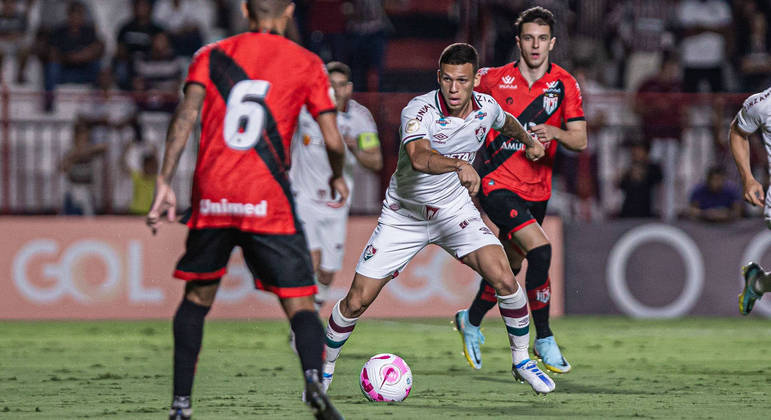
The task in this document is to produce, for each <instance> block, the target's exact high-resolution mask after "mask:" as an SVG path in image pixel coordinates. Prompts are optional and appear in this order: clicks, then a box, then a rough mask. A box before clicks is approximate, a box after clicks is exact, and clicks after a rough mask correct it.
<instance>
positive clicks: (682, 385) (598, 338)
mask: <svg viewBox="0 0 771 420" xmlns="http://www.w3.org/2000/svg"><path fill="white" fill-rule="evenodd" d="M449 321H450V316H448V318H447V319H432V320H398V321H387V320H374V319H366V318H365V319H363V320H362V321H361V322H360V323H359V325H358V326H357V327H356V331H355V333H354V334H353V336H352V337H351V339H350V340H349V341H348V343H347V344H346V346H345V348H344V350H343V353H342V356H341V358H340V360H339V361H338V364H337V372H336V374H335V381H334V382H333V384H332V387H331V389H330V395H331V397H332V398H333V400H334V401H335V402H336V405H337V406H338V408H339V409H340V411H341V412H342V413H343V414H344V415H345V416H346V418H348V419H420V420H425V419H447V418H469V419H477V418H511V417H521V418H540V419H552V418H553V419H557V418H560V419H564V418H587V419H588V418H592V419H594V418H604V419H607V418H662V419H673V418H674V419H677V418H693V419H710V418H711V419H723V418H740V419H752V418H768V415H769V409H771V402H769V390H771V322H769V321H768V320H763V319H759V318H742V319H739V318H734V319H724V318H692V319H682V320H667V321H637V320H630V319H626V318H619V317H574V316H571V317H564V318H561V319H557V320H554V322H553V329H554V330H555V331H556V332H557V333H558V334H557V338H558V340H559V343H560V344H561V346H562V347H563V350H564V353H565V355H566V356H567V357H568V359H569V360H570V362H571V363H572V364H573V372H571V373H569V374H566V375H553V377H554V379H555V382H556V383H557V389H556V391H555V392H554V393H552V394H550V395H546V396H537V395H535V394H534V393H533V392H532V391H531V390H530V387H529V386H527V385H524V384H519V383H515V382H514V381H513V379H512V377H511V373H510V366H511V358H510V354H509V350H508V341H507V339H506V335H505V333H504V331H505V330H504V327H503V322H502V321H501V320H499V319H487V320H486V321H485V324H484V332H485V335H486V336H487V343H486V344H485V345H483V346H482V351H483V355H484V367H483V368H482V370H479V371H473V370H472V369H471V368H470V367H469V366H468V365H467V364H466V361H465V359H464V358H463V356H462V355H461V345H460V338H459V336H458V334H457V333H456V332H454V331H452V329H451V326H450V324H449ZM170 324H171V323H170V321H149V322H145V321H143V322H108V321H104V322H8V321H4V322H2V323H0V418H8V419H70V418H78V419H80V418H108V419H113V418H114V419H159V418H164V416H165V415H166V410H167V406H168V403H169V401H170V389H171V333H170ZM287 328H288V327H287V323H286V322H285V321H284V322H282V321H255V322H247V321H209V322H208V323H207V326H206V331H205V336H204V347H203V351H202V354H201V356H200V361H199V364H198V374H197V378H196V383H195V388H194V397H193V398H194V410H195V413H194V414H195V415H194V417H195V418H197V419H228V418H234V419H236V418H238V419H240V418H266V419H271V418H275V419H304V418H311V416H310V412H309V411H308V410H307V409H306V408H305V406H304V405H302V403H301V402H300V400H299V398H300V389H301V386H302V381H301V379H300V373H299V369H298V367H299V362H298V361H297V358H296V356H295V355H294V353H292V351H291V350H290V349H289V347H288V344H287V331H288V330H287ZM381 352H393V353H397V354H399V355H400V356H402V357H404V358H405V360H406V361H407V363H409V365H410V366H411V367H412V371H413V375H414V383H415V386H414V388H413V391H412V394H411V395H410V397H409V398H408V399H407V400H406V401H404V402H402V403H390V404H382V403H379V404H378V403H369V402H367V401H366V400H365V399H364V397H363V396H362V395H361V392H360V390H359V385H358V374H359V369H360V368H361V365H362V364H363V363H364V361H365V360H367V358H369V356H371V355H373V354H376V353H381Z"/></svg>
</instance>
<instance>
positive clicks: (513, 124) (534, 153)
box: [500, 112, 546, 161]
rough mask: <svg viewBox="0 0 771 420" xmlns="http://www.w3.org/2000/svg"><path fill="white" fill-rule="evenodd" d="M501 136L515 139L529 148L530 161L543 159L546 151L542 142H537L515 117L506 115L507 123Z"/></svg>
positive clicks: (526, 152) (502, 128)
mask: <svg viewBox="0 0 771 420" xmlns="http://www.w3.org/2000/svg"><path fill="white" fill-rule="evenodd" d="M500 131H501V134H503V135H504V136H507V137H511V138H515V139H517V140H519V141H520V142H522V143H524V144H525V146H526V147H527V148H526V149H525V155H526V156H527V158H528V159H530V160H532V161H536V160H538V159H540V158H541V157H543V155H544V154H545V153H546V150H545V149H544V147H543V144H541V142H540V141H535V140H534V139H533V138H532V137H531V136H530V134H529V133H528V132H527V130H525V127H523V126H522V124H520V122H519V120H517V119H516V118H514V116H513V115H511V114H509V113H508V112H507V113H506V122H505V123H504V124H503V127H501V130H500Z"/></svg>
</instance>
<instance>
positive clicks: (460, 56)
mask: <svg viewBox="0 0 771 420" xmlns="http://www.w3.org/2000/svg"><path fill="white" fill-rule="evenodd" d="M466 63H471V65H472V66H474V74H476V72H477V69H479V54H477V50H476V48H474V47H473V46H472V45H470V44H465V43H462V42H458V43H455V44H451V45H448V46H447V48H445V49H444V51H442V55H441V56H440V57H439V68H440V69H441V67H442V64H466Z"/></svg>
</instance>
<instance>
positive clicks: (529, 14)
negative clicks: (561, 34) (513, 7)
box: [514, 6, 555, 37]
mask: <svg viewBox="0 0 771 420" xmlns="http://www.w3.org/2000/svg"><path fill="white" fill-rule="evenodd" d="M530 22H535V23H537V24H539V25H549V34H550V35H551V36H552V37H554V23H555V20H554V14H552V12H550V11H549V9H546V8H543V7H541V6H535V7H531V8H529V9H527V10H524V11H522V13H520V14H519V17H518V18H517V21H516V22H514V25H515V26H516V27H517V36H521V35H522V26H524V25H525V24H526V23H530Z"/></svg>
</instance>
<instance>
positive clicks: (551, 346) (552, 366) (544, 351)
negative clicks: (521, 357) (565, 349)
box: [533, 335, 572, 373]
mask: <svg viewBox="0 0 771 420" xmlns="http://www.w3.org/2000/svg"><path fill="white" fill-rule="evenodd" d="M533 352H534V353H535V356H536V357H537V358H538V359H539V360H540V361H541V362H543V365H544V366H546V369H549V370H550V371H552V372H555V373H568V372H570V369H572V367H571V366H570V363H568V361H567V360H565V358H564V357H563V356H562V352H561V351H560V348H559V346H558V345H557V342H556V341H554V336H553V335H552V336H549V337H546V338H538V339H536V340H535V346H534V348H533Z"/></svg>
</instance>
